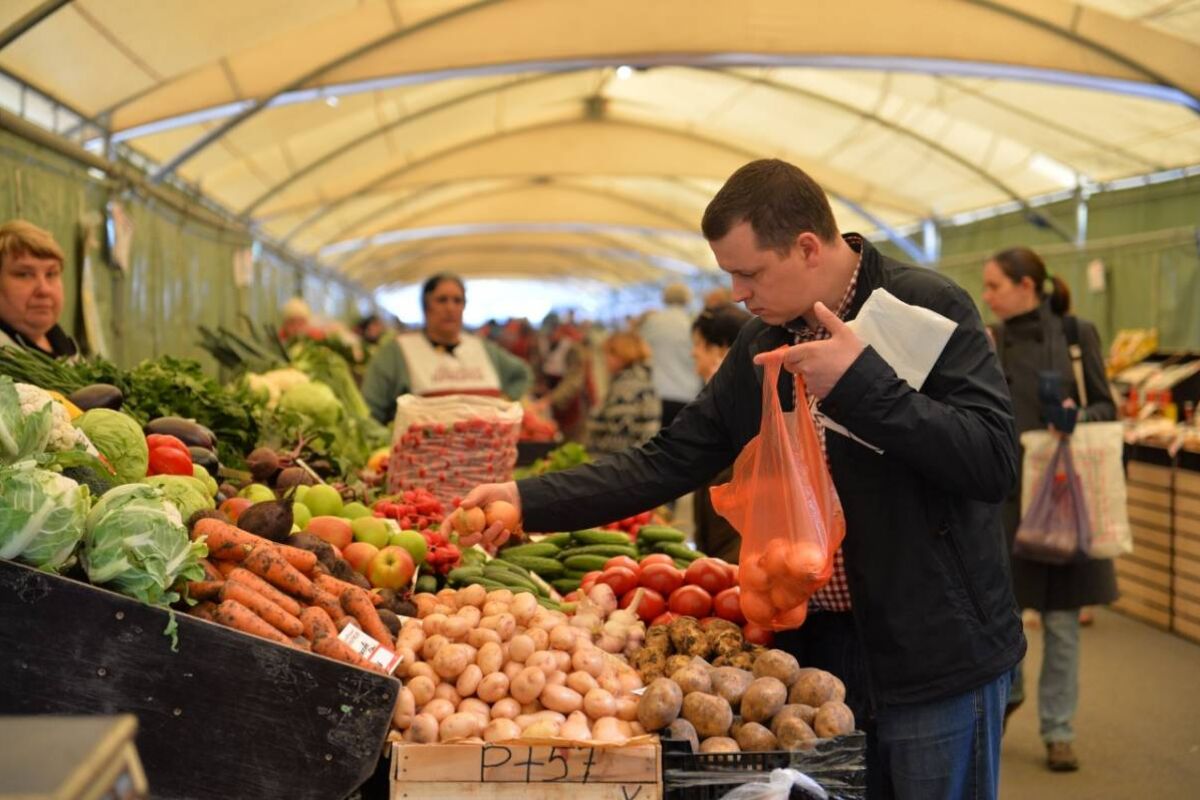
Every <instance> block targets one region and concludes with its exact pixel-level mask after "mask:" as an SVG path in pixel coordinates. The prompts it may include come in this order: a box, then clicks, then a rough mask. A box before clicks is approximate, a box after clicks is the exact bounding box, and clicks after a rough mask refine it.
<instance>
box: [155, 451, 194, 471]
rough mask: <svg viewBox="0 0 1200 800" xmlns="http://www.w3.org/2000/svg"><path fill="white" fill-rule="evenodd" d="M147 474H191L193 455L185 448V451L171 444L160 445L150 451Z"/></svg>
mask: <svg viewBox="0 0 1200 800" xmlns="http://www.w3.org/2000/svg"><path fill="white" fill-rule="evenodd" d="M146 474H147V475H191V474H192V456H191V453H189V452H188V451H187V449H186V448H185V449H184V450H183V452H180V451H178V450H176V449H175V448H174V447H171V446H164V447H158V448H155V449H153V450H151V451H150V464H149V470H148V471H147V473H146Z"/></svg>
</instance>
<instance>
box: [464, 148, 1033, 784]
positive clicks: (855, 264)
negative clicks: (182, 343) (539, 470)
mask: <svg viewBox="0 0 1200 800" xmlns="http://www.w3.org/2000/svg"><path fill="white" fill-rule="evenodd" d="M702 229H703V232H704V236H705V238H706V239H708V241H709V245H710V246H711V247H712V250H713V253H714V255H715V256H716V260H717V263H718V264H719V265H720V267H721V269H722V270H724V271H725V272H727V273H729V274H730V275H731V276H732V282H733V297H734V299H735V300H736V301H738V302H742V303H744V304H745V305H746V307H747V308H748V309H749V310H750V311H751V313H754V314H756V315H757V317H758V319H753V320H751V321H750V322H748V323H747V324H746V327H745V328H744V329H743V331H742V333H741V334H740V335H739V336H738V338H737V341H736V342H735V343H734V347H733V349H732V350H731V351H730V353H729V355H728V356H727V357H726V358H725V361H724V362H723V363H722V364H721V367H720V369H718V370H717V373H716V374H715V375H714V376H713V378H712V380H710V381H709V382H708V385H707V386H706V387H704V390H703V391H702V392H701V393H700V395H699V397H698V398H697V399H696V400H695V401H694V402H692V403H690V404H689V405H688V406H687V407H686V408H684V409H683V411H681V412H680V413H679V416H678V417H677V418H676V420H675V422H674V424H672V425H671V426H670V427H668V428H664V429H663V430H662V431H661V432H660V433H659V434H658V435H656V436H655V437H654V438H653V439H651V440H650V441H649V442H647V443H646V444H644V445H642V446H641V447H638V448H634V449H632V450H625V451H623V452H621V453H617V454H615V455H611V456H608V457H606V458H604V459H602V460H600V461H598V462H596V463H593V464H585V465H582V466H578V467H575V468H573V469H570V470H565V471H563V472H557V473H553V474H549V475H543V476H541V477H537V478H531V479H528V480H523V481H520V482H519V483H514V482H509V483H497V484H488V485H485V486H479V487H476V488H475V489H474V490H472V491H471V492H470V493H469V494H468V495H467V497H466V498H464V500H463V505H464V506H466V507H467V508H471V507H475V506H479V505H486V504H487V503H488V502H491V501H493V500H506V501H508V502H510V503H512V504H513V505H515V506H516V507H517V509H518V510H519V511H520V512H521V514H522V515H523V520H524V529H525V530H527V531H530V532H537V531H562V530H579V529H581V528H586V527H589V526H592V525H596V524H599V523H603V522H605V521H607V520H612V519H620V518H623V517H627V516H629V515H631V514H636V513H639V512H641V511H645V510H646V509H650V508H655V507H656V506H658V505H661V504H662V503H663V502H666V501H667V500H669V499H671V498H672V497H678V496H679V495H681V494H683V493H684V492H689V491H693V490H695V489H696V488H697V487H699V486H703V485H704V484H705V483H706V482H708V481H709V480H711V479H712V477H713V476H714V475H716V474H717V473H719V472H720V471H721V470H722V469H725V468H726V467H728V466H729V465H730V464H732V463H733V462H734V460H735V459H736V458H737V456H738V454H739V453H740V452H741V451H742V448H744V447H746V445H747V444H748V443H749V442H750V441H751V440H752V439H753V438H754V437H755V436H757V435H758V434H759V429H760V426H761V422H762V374H763V370H762V367H761V362H762V359H763V358H764V357H766V355H767V354H768V353H770V352H771V351H774V350H777V349H778V348H780V347H785V348H787V349H786V351H785V353H784V355H783V360H784V366H785V367H786V369H787V370H788V374H786V375H784V376H781V379H780V383H779V394H780V398H781V400H782V403H783V405H784V410H785V411H786V410H788V409H791V408H794V407H795V403H796V400H795V398H796V382H794V381H793V380H792V374H791V373H795V374H797V375H802V376H803V378H804V383H805V387H806V389H807V390H808V393H809V398H808V399H807V400H808V402H813V403H817V404H819V410H820V411H821V412H822V413H823V414H825V415H827V416H828V417H829V418H830V419H831V420H833V421H834V422H837V423H838V424H840V425H842V426H844V427H845V428H846V429H847V430H849V431H851V432H852V433H853V434H855V435H856V436H860V437H862V438H863V439H864V440H866V441H869V442H871V443H872V445H874V446H875V447H877V448H879V449H880V450H882V451H883V452H882V453H880V452H877V451H876V450H874V449H870V448H868V447H865V446H863V445H862V444H860V443H858V442H857V441H855V440H853V439H851V438H849V437H847V436H843V435H841V434H839V433H837V432H836V431H835V430H833V429H829V430H826V431H825V435H824V437H823V439H824V442H823V449H824V450H825V454H826V457H827V460H828V462H829V465H830V471H831V474H832V477H833V482H834V484H835V486H836V488H837V493H838V495H839V497H840V498H841V504H842V507H843V508H844V510H845V516H846V538H845V540H844V541H843V542H842V546H841V548H839V550H838V551H837V553H838V554H837V556H836V558H835V560H834V572H833V577H832V578H831V580H830V583H829V584H827V585H826V586H825V588H823V589H821V590H820V591H819V592H817V593H816V594H814V595H813V596H812V598H811V599H810V601H809V609H810V610H809V615H808V620H807V621H806V622H805V624H804V625H803V626H802V627H801V628H800V633H801V634H804V633H805V632H806V631H808V629H809V628H810V626H813V625H814V623H816V622H817V617H819V616H821V615H823V614H829V615H831V616H836V617H838V618H839V619H848V620H849V624H846V625H841V626H838V628H837V629H836V630H832V629H831V630H830V631H829V635H828V637H827V640H826V642H825V654H826V655H827V656H828V658H829V660H830V661H833V660H841V661H844V662H846V663H848V664H854V665H857V669H856V670H837V669H834V670H832V671H833V672H834V673H835V674H839V676H840V677H841V678H842V679H843V680H844V681H845V682H846V691H847V694H846V700H847V704H848V705H851V707H852V708H853V707H854V703H856V702H857V703H858V704H859V707H860V708H862V707H863V706H865V707H866V708H867V713H865V714H864V716H863V717H862V720H861V725H862V727H863V728H864V729H865V730H866V733H867V756H866V761H867V793H868V796H869V797H872V798H875V797H879V798H885V797H898V798H914V799H915V798H920V799H921V800H927V799H929V800H932V799H934V798H939V799H943V800H951V799H952V798H965V797H972V798H985V799H987V798H995V797H997V795H998V792H999V780H1000V727H1001V722H1002V720H1003V716H1004V704H1005V702H1006V700H1007V698H1008V683H1009V675H1010V673H1011V671H1012V668H1013V667H1014V666H1015V665H1016V664H1017V663H1018V662H1019V661H1020V660H1021V658H1022V657H1023V656H1024V654H1025V637H1024V634H1023V633H1022V631H1021V620H1020V616H1019V615H1018V613H1017V606H1016V603H1015V602H1014V601H1013V595H1012V578H1011V576H1010V575H1009V573H1008V569H1007V562H1006V559H1005V556H1004V541H1003V533H1002V531H1003V526H1002V523H1001V519H1000V504H1001V503H1002V502H1003V501H1004V499H1005V498H1006V497H1007V496H1008V494H1009V492H1010V490H1011V489H1012V486H1013V483H1014V481H1015V479H1016V475H1017V463H1016V458H1017V454H1016V440H1015V436H1014V434H1013V423H1012V407H1011V405H1010V402H1009V398H1008V388H1007V387H1006V386H1005V385H1004V376H1003V375H1002V374H1001V371H1000V366H999V364H998V363H997V360H996V356H995V354H994V353H993V352H992V350H991V348H990V347H989V345H988V341H987V336H986V335H985V334H984V328H983V323H982V322H981V320H980V318H979V312H978V310H976V308H975V304H974V303H973V302H972V301H971V298H970V297H969V296H968V295H967V293H966V292H964V291H963V290H962V289H961V288H960V287H959V286H957V285H955V284H954V282H953V281H951V280H950V279H949V278H947V277H946V276H944V275H942V274H940V273H938V272H936V271H934V270H928V269H919V268H916V267H912V266H908V265H905V264H901V263H898V262H896V261H894V260H892V259H891V258H889V257H887V256H885V255H883V254H882V253H880V252H879V251H878V250H876V249H875V247H874V246H873V245H872V244H871V243H870V242H869V241H868V240H867V239H865V238H864V237H862V236H860V235H858V234H853V233H848V234H845V235H841V234H839V233H838V229H837V223H836V221H835V220H834V217H833V211H832V209H831V208H830V206H829V200H828V199H827V197H826V196H825V193H824V192H823V191H822V190H821V187H820V186H818V185H817V184H816V183H815V182H814V181H813V180H812V178H810V177H809V176H808V175H806V174H805V173H804V172H803V171H802V170H800V169H798V168H797V167H795V166H792V165H791V164H787V163H785V162H783V161H779V160H775V159H770V160H762V161H755V162H752V163H750V164H747V165H746V166H744V167H742V168H741V169H739V170H738V171H737V172H735V173H734V174H733V175H732V176H731V177H730V178H729V180H728V181H727V182H726V183H725V185H724V186H723V187H722V188H721V190H720V191H719V192H718V193H717V195H716V197H714V198H713V200H712V202H711V203H709V205H708V208H707V209H706V210H705V213H704V220H703V223H702ZM882 286H886V287H887V289H888V291H889V292H891V293H892V294H893V295H895V296H896V297H897V298H899V299H900V300H902V301H904V302H906V303H910V304H913V305H917V306H920V307H923V308H928V309H931V310H933V311H935V312H937V313H938V314H941V315H942V316H945V317H947V318H949V319H951V320H953V321H954V322H955V323H956V327H955V330H954V332H953V334H952V335H951V337H950V340H949V341H948V342H947V343H946V346H945V348H944V349H943V351H942V354H941V356H940V357H939V358H938V360H937V363H936V364H935V365H934V367H933V369H932V371H931V372H930V373H929V376H928V378H927V379H926V381H925V383H924V385H923V386H922V388H921V391H919V392H918V391H917V390H915V389H913V388H912V387H911V386H909V385H908V384H907V383H906V382H905V381H904V380H902V379H901V378H900V377H899V376H898V375H897V374H896V372H895V370H894V369H893V368H892V367H891V366H890V365H888V363H887V362H886V361H884V360H883V358H881V357H880V355H879V354H878V353H877V352H876V351H875V350H874V349H873V348H870V347H865V346H864V345H863V342H862V341H861V340H860V339H859V338H858V337H857V336H856V335H855V333H854V331H853V330H852V329H851V328H849V327H848V326H847V325H846V324H845V321H846V320H849V319H853V318H854V317H855V316H856V315H857V314H858V313H859V310H860V309H861V308H862V307H863V304H864V303H865V302H866V300H867V297H869V296H870V294H871V293H872V292H873V291H874V290H875V289H878V288H880V287H882ZM689 327H690V324H689ZM756 361H757V362H759V363H756ZM800 402H806V398H805V397H804V396H803V395H802V396H801V398H800ZM501 527H502V525H501V524H500V523H498V524H496V525H493V526H492V527H491V528H489V529H488V530H487V531H485V532H484V534H483V535H481V536H480V537H479V538H480V539H481V540H483V541H486V542H492V541H495V540H496V538H497V537H499V536H502V535H503V531H502V530H501V529H500V528H501ZM448 528H449V525H448V524H447V529H448ZM467 543H468V544H470V543H471V542H470V541H469V540H468V542H467ZM843 553H844V558H843V556H842V554H843ZM818 609H819V610H820V611H818ZM816 656H817V654H815V653H812V652H810V651H809V650H808V649H805V650H804V651H802V652H799V653H798V654H797V657H798V658H799V660H800V662H801V663H802V664H805V665H806V666H817V667H822V664H821V663H820V661H819V660H818V658H817V657H816ZM827 663H828V662H827ZM823 668H825V669H828V668H829V667H823ZM853 698H857V700H854V699H853Z"/></svg>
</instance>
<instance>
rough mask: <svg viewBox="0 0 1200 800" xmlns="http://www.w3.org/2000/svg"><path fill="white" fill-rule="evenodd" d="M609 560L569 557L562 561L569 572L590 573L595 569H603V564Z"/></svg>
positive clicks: (605, 557) (599, 557)
mask: <svg viewBox="0 0 1200 800" xmlns="http://www.w3.org/2000/svg"><path fill="white" fill-rule="evenodd" d="M609 558H610V556H588V555H583V556H570V557H569V558H567V559H565V560H564V561H563V564H565V565H566V567H567V569H570V570H576V571H579V572H591V571H593V570H597V569H604V564H605V563H606V562H607V561H608V559H609Z"/></svg>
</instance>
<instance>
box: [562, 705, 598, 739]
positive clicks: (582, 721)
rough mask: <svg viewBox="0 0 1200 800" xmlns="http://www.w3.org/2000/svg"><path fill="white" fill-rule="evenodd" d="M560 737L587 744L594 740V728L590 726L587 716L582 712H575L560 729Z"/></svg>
mask: <svg viewBox="0 0 1200 800" xmlns="http://www.w3.org/2000/svg"><path fill="white" fill-rule="evenodd" d="M558 735H559V736H561V737H562V738H564V739H570V740H572V741H576V742H586V741H587V740H588V739H591V738H592V728H591V726H590V725H589V724H588V718H587V715H585V714H584V713H583V712H582V711H574V712H572V713H571V715H570V716H569V717H567V721H566V722H564V723H563V726H562V728H560V729H559V731H558Z"/></svg>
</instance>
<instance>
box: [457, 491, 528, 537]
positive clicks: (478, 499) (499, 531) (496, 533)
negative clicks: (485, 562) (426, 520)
mask: <svg viewBox="0 0 1200 800" xmlns="http://www.w3.org/2000/svg"><path fill="white" fill-rule="evenodd" d="M496 500H505V501H507V502H509V503H512V505H513V508H515V509H516V510H517V514H518V519H520V518H521V517H522V516H523V514H522V512H521V493H520V492H518V491H517V483H516V481H509V482H508V483H485V484H482V485H480V486H476V487H475V488H474V489H472V490H471V491H470V492H469V493H468V494H467V496H466V497H464V498H463V501H462V502H461V503H460V504H459V508H475V507H479V508H483V507H485V506H486V505H487V504H488V503H491V502H494V501H496ZM450 518H451V515H450V514H447V515H446V518H445V519H444V520H442V535H443V536H445V537H446V538H450V536H451V534H453V533H454V524H453V523H452V522H451V519H450ZM517 527H518V528H519V527H520V523H518V525H517ZM512 534H513V531H512V530H510V529H508V528H506V527H504V524H503V523H500V522H497V523H495V524H493V525H491V526H490V527H488V528H486V529H484V531H483V533H482V534H472V535H468V536H459V537H458V544H459V546H460V547H472V546H474V545H476V544H479V543H480V542H482V543H483V546H484V549H486V550H487V551H488V552H489V553H495V552H496V550H497V549H498V548H499V547H500V546H501V545H502V544H504V543H505V542H506V541H508V537H509V536H511V535H512Z"/></svg>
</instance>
